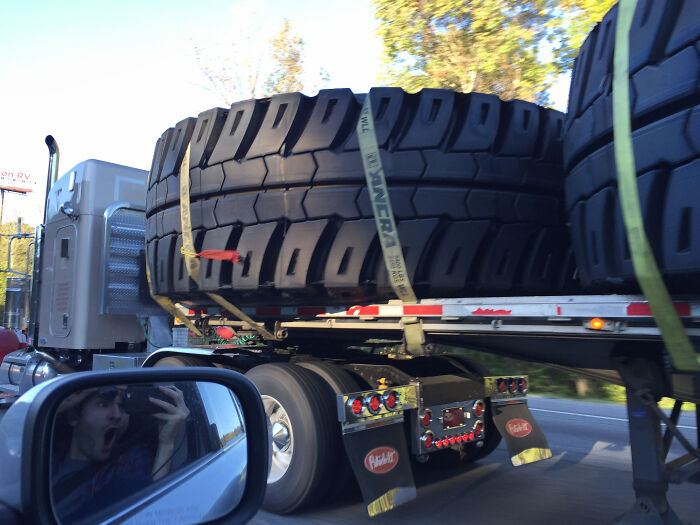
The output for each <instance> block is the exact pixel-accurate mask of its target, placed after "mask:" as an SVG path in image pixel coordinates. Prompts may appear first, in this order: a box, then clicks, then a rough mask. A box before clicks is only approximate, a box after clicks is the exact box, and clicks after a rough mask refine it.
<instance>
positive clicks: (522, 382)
mask: <svg viewBox="0 0 700 525" xmlns="http://www.w3.org/2000/svg"><path fill="white" fill-rule="evenodd" d="M518 390H520V392H522V393H523V394H527V379H525V378H524V377H521V378H520V379H518Z"/></svg>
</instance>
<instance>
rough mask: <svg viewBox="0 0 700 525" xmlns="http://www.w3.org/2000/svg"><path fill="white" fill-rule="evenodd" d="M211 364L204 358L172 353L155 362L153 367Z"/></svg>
mask: <svg viewBox="0 0 700 525" xmlns="http://www.w3.org/2000/svg"><path fill="white" fill-rule="evenodd" d="M173 366H175V367H181V366H209V365H208V364H207V363H206V362H205V361H203V360H202V359H197V358H196V357H190V356H186V355H171V356H168V357H164V358H163V359H159V360H158V361H156V362H155V363H153V367H154V368H155V367H173Z"/></svg>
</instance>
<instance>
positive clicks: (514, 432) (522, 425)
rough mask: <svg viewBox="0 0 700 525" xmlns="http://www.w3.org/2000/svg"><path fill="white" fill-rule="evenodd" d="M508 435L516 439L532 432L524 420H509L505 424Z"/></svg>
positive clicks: (530, 426)
mask: <svg viewBox="0 0 700 525" xmlns="http://www.w3.org/2000/svg"><path fill="white" fill-rule="evenodd" d="M506 430H507V431H508V433H509V434H510V435H511V436H513V437H516V438H524V437H525V436H529V435H530V432H532V425H531V424H530V423H528V422H527V421H525V420H524V419H519V418H518V419H511V420H510V421H508V423H506Z"/></svg>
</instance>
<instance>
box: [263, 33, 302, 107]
mask: <svg viewBox="0 0 700 525" xmlns="http://www.w3.org/2000/svg"><path fill="white" fill-rule="evenodd" d="M270 47H271V56H272V62H273V66H272V67H273V69H272V71H271V72H270V74H269V75H268V77H267V80H266V82H265V91H266V95H267V96H270V95H274V94H275V93H288V92H291V91H301V90H303V89H304V84H303V83H302V80H301V75H302V72H303V69H304V40H303V39H302V38H301V37H300V36H299V35H297V34H296V33H294V32H293V31H292V24H291V23H290V22H289V20H287V19H285V20H284V22H283V23H282V27H281V28H280V30H279V34H278V35H277V36H276V37H274V38H272V39H271V40H270Z"/></svg>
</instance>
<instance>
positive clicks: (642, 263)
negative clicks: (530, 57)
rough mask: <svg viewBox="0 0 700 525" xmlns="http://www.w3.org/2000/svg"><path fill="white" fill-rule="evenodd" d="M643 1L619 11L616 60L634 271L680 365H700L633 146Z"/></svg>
mask: <svg viewBox="0 0 700 525" xmlns="http://www.w3.org/2000/svg"><path fill="white" fill-rule="evenodd" d="M636 6H637V0H621V1H620V4H619V11H618V14H617V34H616V36H615V56H614V63H613V137H614V147H615V163H616V166H617V183H618V191H619V194H620V206H621V208H622V217H623V221H624V224H625V230H626V232H627V240H628V243H629V248H630V253H631V255H632V264H633V267H634V273H635V276H636V277H637V280H638V281H639V286H640V287H641V289H642V293H643V294H644V295H645V297H646V299H647V301H648V302H649V308H650V309H651V312H652V314H653V316H654V320H655V322H656V325H657V326H658V328H659V331H660V332H661V337H662V338H663V341H664V344H665V345H666V348H667V350H668V353H669V354H670V356H671V360H672V362H673V366H674V367H675V368H676V369H678V370H684V371H698V370H700V355H698V354H697V353H696V352H695V350H694V349H693V345H692V344H691V342H690V340H689V339H688V336H687V334H686V333H685V330H684V328H683V323H682V322H681V320H680V317H679V316H678V312H677V311H676V309H675V307H674V306H673V301H672V300H671V296H670V295H669V293H668V290H667V289H666V286H665V285H664V282H663V279H662V277H661V273H660V272H659V268H658V266H657V265H656V260H655V259H654V254H653V253H652V251H651V248H650V246H649V241H648V239H647V236H646V233H645V232H644V222H643V220H642V212H641V206H640V204H639V193H638V191H637V178H636V173H637V170H636V167H635V162H634V150H633V147H632V119H631V116H630V101H629V34H630V28H631V26H632V17H633V16H634V11H635V8H636Z"/></svg>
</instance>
